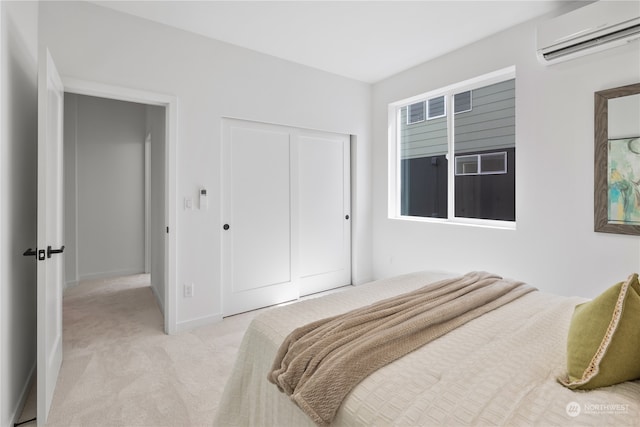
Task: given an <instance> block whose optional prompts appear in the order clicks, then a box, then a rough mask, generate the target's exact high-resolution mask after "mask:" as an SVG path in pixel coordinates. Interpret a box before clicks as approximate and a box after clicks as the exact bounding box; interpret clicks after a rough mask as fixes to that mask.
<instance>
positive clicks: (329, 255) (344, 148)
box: [297, 130, 351, 295]
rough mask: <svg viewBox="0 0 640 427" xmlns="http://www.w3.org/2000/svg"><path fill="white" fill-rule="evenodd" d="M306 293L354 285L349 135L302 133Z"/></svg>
mask: <svg viewBox="0 0 640 427" xmlns="http://www.w3.org/2000/svg"><path fill="white" fill-rule="evenodd" d="M297 143H298V159H299V164H298V180H297V181H298V200H299V210H298V212H299V241H300V264H299V265H300V268H299V275H300V295H309V294H312V293H316V292H321V291H325V290H328V289H333V288H336V287H339V286H343V285H348V284H350V283H351V218H350V215H351V213H350V207H351V194H350V187H351V178H350V175H351V174H350V162H351V160H350V141H349V136H347V135H340V134H331V133H325V132H311V131H302V130H301V131H300V132H299V133H298V137H297Z"/></svg>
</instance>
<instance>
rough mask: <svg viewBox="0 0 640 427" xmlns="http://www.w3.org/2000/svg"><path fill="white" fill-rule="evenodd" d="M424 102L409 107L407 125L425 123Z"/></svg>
mask: <svg viewBox="0 0 640 427" xmlns="http://www.w3.org/2000/svg"><path fill="white" fill-rule="evenodd" d="M424 105H425V103H424V101H422V102H416V103H415V104H411V105H409V106H407V124H408V125H412V124H414V123H420V122H424Z"/></svg>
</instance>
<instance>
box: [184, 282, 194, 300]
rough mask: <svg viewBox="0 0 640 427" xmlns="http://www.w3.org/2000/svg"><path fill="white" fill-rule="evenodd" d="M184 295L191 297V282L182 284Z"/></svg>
mask: <svg viewBox="0 0 640 427" xmlns="http://www.w3.org/2000/svg"><path fill="white" fill-rule="evenodd" d="M184 296H185V298H191V297H193V283H185V285H184Z"/></svg>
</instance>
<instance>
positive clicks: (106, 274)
mask: <svg viewBox="0 0 640 427" xmlns="http://www.w3.org/2000/svg"><path fill="white" fill-rule="evenodd" d="M132 274H144V267H143V268H132V269H128V270H116V271H104V272H100V273H90V274H83V275H82V276H80V278H79V279H78V282H81V281H83V280H100V279H110V278H112V277H121V276H130V275H132Z"/></svg>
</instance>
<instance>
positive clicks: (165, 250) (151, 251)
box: [63, 78, 177, 334]
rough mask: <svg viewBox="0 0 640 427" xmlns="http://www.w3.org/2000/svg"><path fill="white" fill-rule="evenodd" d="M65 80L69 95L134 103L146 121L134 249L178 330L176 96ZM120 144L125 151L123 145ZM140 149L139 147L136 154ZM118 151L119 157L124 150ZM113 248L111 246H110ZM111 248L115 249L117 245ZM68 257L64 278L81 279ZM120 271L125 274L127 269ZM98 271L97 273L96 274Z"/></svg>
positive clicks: (68, 157) (167, 324)
mask: <svg viewBox="0 0 640 427" xmlns="http://www.w3.org/2000/svg"><path fill="white" fill-rule="evenodd" d="M63 83H64V91H65V94H66V95H67V97H78V96H85V97H87V98H88V99H92V100H93V101H95V102H97V101H100V102H125V103H136V104H139V105H141V108H143V109H144V121H145V125H144V132H143V136H142V141H141V144H142V145H141V146H142V153H143V154H142V166H141V167H140V169H139V170H138V175H139V176H142V177H143V178H142V179H143V182H144V187H145V191H144V194H143V195H142V196H141V195H140V192H138V193H137V194H138V197H140V198H141V199H142V200H136V202H135V203H136V204H138V206H139V205H140V204H142V206H143V209H144V215H143V220H142V224H143V228H144V232H143V233H144V237H143V239H142V245H143V247H144V250H143V251H142V252H140V251H139V250H138V254H140V253H142V264H143V265H144V267H142V270H143V272H146V273H149V274H150V275H151V277H152V278H151V280H152V290H153V293H154V296H155V298H156V301H157V303H158V305H159V307H160V310H161V312H162V313H163V317H164V332H165V333H167V334H173V333H176V329H177V328H176V307H175V295H174V293H175V292H174V290H175V286H176V284H175V271H176V236H175V231H174V230H175V221H176V219H175V217H176V212H175V208H174V206H175V199H176V196H175V192H176V184H175V176H176V172H175V170H176V137H177V133H176V123H177V99H176V97H174V96H170V95H164V94H158V93H155V92H146V91H140V90H134V89H129V88H123V87H118V86H110V85H104V84H101V83H96V82H90V81H84V80H78V79H73V78H64V79H63ZM65 116H67V115H65ZM67 120H72V119H71V118H67V117H65V122H66V121H67ZM65 125H66V123H65ZM120 148H122V149H123V150H124V151H127V148H126V147H120ZM138 148H140V147H138ZM98 151H99V149H98ZM139 153H140V151H139V150H138V154H137V155H138V156H139ZM76 154H77V153H76ZM120 154H121V155H122V153H120ZM65 162H66V163H67V164H69V162H78V158H75V157H74V156H73V155H72V153H71V152H69V153H67V152H65ZM138 163H139V162H138ZM76 184H77V183H76ZM65 185H66V186H67V185H69V183H65ZM111 187H113V183H111ZM120 190H122V188H120V189H119V191H120ZM73 191H74V192H75V193H74V194H79V193H78V192H77V191H76V190H75V189H74V190H73ZM94 196H96V197H97V198H98V200H100V196H101V195H99V194H95V195H94ZM117 208H118V206H111V209H112V210H113V209H117ZM138 209H139V208H138ZM101 215H104V213H101ZM144 218H148V220H147V221H145V220H144ZM75 225H79V224H78V223H77V218H73V215H71V216H70V217H69V218H66V222H65V227H67V228H68V227H70V226H75ZM138 230H139V229H138ZM81 232H82V230H78V231H77V234H81ZM138 244H139V243H138ZM112 247H114V246H113V244H112ZM115 247H116V248H118V246H117V245H116V246H115ZM69 255H70V256H69V258H71V260H70V261H68V263H69V264H71V265H70V266H69V265H67V266H66V269H67V270H70V271H72V274H74V272H77V274H75V277H70V278H67V280H66V281H67V282H68V283H70V284H73V281H74V280H78V279H80V278H81V277H82V275H83V274H86V273H87V271H83V270H79V269H78V268H79V267H80V266H79V265H78V263H77V262H78V258H77V257H75V258H76V265H73V263H74V261H73V259H74V256H73V255H72V254H71V253H69ZM112 261H113V260H112ZM137 262H138V265H137V267H135V268H136V269H137V270H140V268H141V267H140V259H139V258H138V260H137ZM123 272H125V273H126V270H125V271H123ZM132 272H133V271H132ZM100 273H101V272H99V271H98V274H100ZM106 273H107V274H108V273H109V272H108V271H107V272H106Z"/></svg>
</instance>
